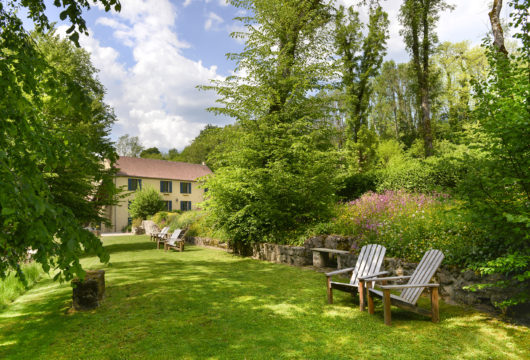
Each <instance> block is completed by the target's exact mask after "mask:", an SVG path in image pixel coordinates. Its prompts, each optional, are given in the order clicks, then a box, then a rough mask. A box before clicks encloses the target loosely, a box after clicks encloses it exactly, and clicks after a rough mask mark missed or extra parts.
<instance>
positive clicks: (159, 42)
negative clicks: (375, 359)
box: [81, 0, 222, 150]
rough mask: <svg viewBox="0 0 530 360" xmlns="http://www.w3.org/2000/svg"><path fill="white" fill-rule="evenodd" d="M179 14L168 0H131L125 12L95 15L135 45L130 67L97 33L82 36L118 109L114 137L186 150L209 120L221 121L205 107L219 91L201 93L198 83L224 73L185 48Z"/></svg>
mask: <svg viewBox="0 0 530 360" xmlns="http://www.w3.org/2000/svg"><path fill="white" fill-rule="evenodd" d="M176 18H177V12H176V9H175V7H174V6H173V5H172V4H171V3H170V2H169V1H167V0H147V1H140V0H129V1H128V2H127V6H124V7H123V10H122V12H121V13H119V14H114V15H113V16H112V17H101V18H99V19H98V20H97V24H99V25H103V26H106V27H108V28H110V29H111V30H112V35H113V37H114V38H115V39H116V40H117V41H118V42H120V43H122V44H124V45H126V46H128V47H130V48H131V52H132V65H130V66H129V67H127V66H126V65H124V64H121V63H120V62H119V53H118V52H117V51H116V50H114V49H112V48H110V47H104V46H102V45H101V43H100V42H99V41H98V40H96V39H95V38H93V37H88V38H82V39H81V44H82V45H83V47H84V48H85V49H87V50H88V51H89V52H90V53H91V54H92V62H93V63H94V65H95V66H96V67H97V68H98V69H100V70H101V71H100V73H99V74H100V75H99V76H100V79H101V81H102V83H103V84H104V85H105V86H106V88H107V90H108V92H107V96H106V101H107V102H108V103H109V105H111V106H113V107H114V109H115V111H116V115H117V117H118V122H117V124H116V125H115V128H114V130H113V135H114V138H118V137H119V136H120V135H122V134H124V133H128V134H130V135H132V136H139V138H140V140H141V142H142V144H143V145H144V146H147V147H151V146H157V147H159V148H160V149H162V150H167V149H170V148H178V149H180V150H182V148H184V147H185V146H186V145H188V144H189V143H190V142H191V140H192V139H193V138H195V136H197V135H198V133H199V132H200V130H201V129H202V128H203V127H204V126H205V125H206V124H208V123H216V122H217V123H218V122H219V119H216V118H214V117H213V115H211V114H209V113H207V112H206V111H205V108H206V107H209V106H212V105H213V104H214V103H215V94H214V93H212V92H200V93H199V91H198V90H197V89H196V86H197V85H199V84H207V83H208V82H209V79H221V78H222V77H220V76H219V75H218V74H217V67H215V66H211V67H209V68H207V67H205V66H204V65H203V64H202V62H201V61H193V60H190V59H188V58H186V57H185V56H184V55H183V54H182V50H183V49H185V48H187V47H189V44H187V43H186V42H184V41H181V40H180V39H179V37H178V35H177V34H176V33H175V29H174V25H175V21H176ZM90 33H91V34H94V32H93V31H90Z"/></svg>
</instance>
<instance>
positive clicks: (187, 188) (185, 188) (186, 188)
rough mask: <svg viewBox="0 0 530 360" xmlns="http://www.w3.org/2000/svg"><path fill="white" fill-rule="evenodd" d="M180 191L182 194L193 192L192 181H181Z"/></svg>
mask: <svg viewBox="0 0 530 360" xmlns="http://www.w3.org/2000/svg"><path fill="white" fill-rule="evenodd" d="M180 193H181V194H191V183H189V182H181V183H180Z"/></svg>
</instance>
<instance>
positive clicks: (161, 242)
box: [156, 229, 182, 249]
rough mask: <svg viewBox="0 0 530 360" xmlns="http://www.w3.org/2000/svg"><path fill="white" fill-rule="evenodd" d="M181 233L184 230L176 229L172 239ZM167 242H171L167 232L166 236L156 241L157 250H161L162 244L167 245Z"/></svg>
mask: <svg viewBox="0 0 530 360" xmlns="http://www.w3.org/2000/svg"><path fill="white" fill-rule="evenodd" d="M181 231H182V230H180V229H176V230H175V231H173V234H171V237H170V238H172V237H174V236H179V234H180V232H181ZM166 241H169V239H168V234H167V232H166V234H165V236H162V237H158V238H157V239H156V248H157V249H160V244H165V243H166Z"/></svg>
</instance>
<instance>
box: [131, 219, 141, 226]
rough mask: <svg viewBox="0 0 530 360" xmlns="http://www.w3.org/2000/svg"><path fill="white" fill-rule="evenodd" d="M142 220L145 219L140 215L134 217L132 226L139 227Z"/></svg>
mask: <svg viewBox="0 0 530 360" xmlns="http://www.w3.org/2000/svg"><path fill="white" fill-rule="evenodd" d="M142 221H143V219H142V218H139V217H138V218H134V219H133V220H132V223H131V226H132V227H139V226H141V225H142Z"/></svg>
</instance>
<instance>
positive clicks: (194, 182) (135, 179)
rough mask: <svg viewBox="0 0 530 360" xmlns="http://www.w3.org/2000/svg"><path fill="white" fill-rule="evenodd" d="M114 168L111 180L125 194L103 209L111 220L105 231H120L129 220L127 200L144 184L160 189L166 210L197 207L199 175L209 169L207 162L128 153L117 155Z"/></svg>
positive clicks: (200, 190)
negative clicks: (130, 154) (151, 157)
mask: <svg viewBox="0 0 530 360" xmlns="http://www.w3.org/2000/svg"><path fill="white" fill-rule="evenodd" d="M116 168H117V169H119V170H118V172H117V173H116V176H115V177H114V184H115V185H116V187H118V188H121V189H123V190H125V193H126V194H127V195H126V196H125V197H123V198H121V199H120V200H119V203H118V205H116V206H110V207H108V208H107V209H106V210H105V211H106V216H107V218H108V219H109V220H110V222H111V225H110V226H105V227H104V228H103V231H106V232H119V231H121V230H122V229H123V228H124V227H126V226H127V225H128V224H130V223H131V221H132V219H131V217H130V215H129V211H128V207H129V204H130V202H131V201H132V200H133V199H134V195H135V191H136V190H139V189H141V188H142V187H145V186H150V187H152V188H154V189H157V190H159V191H160V195H162V199H163V200H164V202H165V208H166V210H167V211H172V210H182V211H187V210H192V209H196V208H197V206H198V204H199V203H201V202H202V201H203V199H204V192H205V189H202V188H199V185H200V181H199V179H200V178H201V177H203V176H206V175H208V174H211V173H212V171H211V170H210V168H208V166H206V165H200V164H189V163H184V162H176V161H166V160H157V159H142V158H133V157H127V156H120V158H119V160H118V161H117V163H116Z"/></svg>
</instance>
